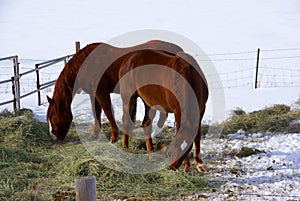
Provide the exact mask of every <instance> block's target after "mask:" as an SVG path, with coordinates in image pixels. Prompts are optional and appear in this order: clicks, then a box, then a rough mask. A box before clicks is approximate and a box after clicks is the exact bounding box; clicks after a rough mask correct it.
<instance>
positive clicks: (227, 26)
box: [0, 0, 300, 200]
mask: <svg viewBox="0 0 300 201" xmlns="http://www.w3.org/2000/svg"><path fill="white" fill-rule="evenodd" d="M299 5H300V4H299V1H298V0H289V1H276V2H275V1H271V0H265V1H258V0H247V1H241V2H237V1H235V0H228V1H224V2H220V1H216V0H213V1H204V0H203V1H202V0H201V1H197V0H192V1H188V2H187V1H181V0H175V1H174V0H166V1H152V0H151V1H150V0H146V1H138V0H129V1H126V2H125V1H123V2H121V1H118V2H111V1H109V0H104V1H97V0H92V1H76V2H75V1H70V0H63V1H62V0H59V1H58V0H55V1H38V0H30V1H22V0H15V1H10V0H3V1H1V2H0V44H1V48H0V57H6V56H10V55H19V57H20V58H21V65H22V66H23V67H31V68H32V67H34V66H33V65H32V64H33V63H35V62H39V61H41V60H46V59H53V58H57V57H61V56H63V55H68V54H72V53H73V52H74V47H73V46H74V45H73V44H74V41H77V40H79V41H81V43H82V46H84V45H85V44H87V43H90V42H95V41H106V40H109V39H111V38H112V37H113V36H117V35H120V34H123V33H126V32H129V31H134V30H141V29H162V30H168V31H172V32H175V33H178V34H181V35H184V36H185V37H187V38H189V39H191V40H192V41H194V42H195V43H196V44H197V45H199V46H200V47H201V48H202V49H203V50H204V51H205V52H206V53H208V54H209V55H210V57H211V59H212V60H213V62H214V64H215V66H216V69H217V71H218V72H220V73H225V74H224V75H225V76H227V74H226V73H227V72H232V71H236V70H243V71H242V72H243V73H245V74H243V77H247V78H248V77H249V76H250V77H251V76H253V75H252V74H253V70H252V68H254V66H255V62H256V60H255V58H256V50H257V48H259V47H260V48H262V49H268V50H269V51H262V55H261V57H262V59H261V61H260V66H261V67H276V68H280V69H284V68H289V69H293V70H295V69H298V70H299V55H300V54H299V48H300V38H299V36H300V26H299V24H300V12H299V8H300V7H299ZM278 49H281V50H279V51H278ZM282 49H287V50H285V51H282ZM297 49H298V50H297ZM232 52H233V53H235V54H230V53H232ZM216 53H221V54H216ZM224 53H225V54H224ZM281 57H284V58H283V59H280V58H281ZM297 58H298V59H297ZM32 60H34V61H32ZM4 66H6V64H5V65H4ZM22 66H21V67H22ZM0 67H1V68H0V79H1V80H2V79H6V78H3V76H8V79H9V77H10V76H11V72H9V71H11V69H8V68H4V67H3V65H0ZM249 68H250V69H251V70H250V71H249V70H247V69H249ZM23 70H26V69H25V68H23V69H22V70H21V71H23ZM244 70H246V71H244ZM58 72H59V71H57V70H56V72H54V71H53V72H46V73H45V74H44V75H45V77H44V80H45V81H47V80H48V81H49V80H50V77H51V76H53V75H52V74H54V75H55V76H56V75H57V73H58ZM263 72H264V73H265V74H268V73H269V72H270V71H269V70H268V69H267V68H266V70H264V71H263ZM279 72H281V71H279ZM293 72H295V76H296V74H297V73H298V72H299V71H293ZM247 73H249V74H251V75H248V74H247ZM231 75H233V76H235V74H231ZM236 75H237V76H238V75H239V74H236ZM261 76H262V75H261ZM252 78H253V77H251V81H253V79H252ZM296 78H297V77H296ZM23 79H24V78H23ZM271 79H276V76H275V77H271ZM26 83H29V85H35V80H34V79H31V78H27V80H26ZM224 84H225V83H224ZM29 85H25V88H24V90H25V91H26V90H27V89H29V88H30V86H29ZM225 85H226V84H225ZM251 85H252V84H250V85H247V87H246V88H237V87H234V88H228V87H227V88H225V89H224V94H225V105H224V108H225V114H224V117H228V116H229V115H230V113H231V111H232V109H235V108H236V107H239V108H241V109H244V110H245V111H247V112H251V111H254V110H259V109H262V108H265V107H267V106H271V105H273V104H287V105H292V104H293V103H294V102H295V101H297V100H298V99H299V98H300V88H299V87H293V88H267V89H264V88H261V89H256V90H254V89H251ZM23 86H24V85H23ZM249 86H250V87H249ZM22 90H23V89H22ZM0 91H1V93H0V97H1V101H2V100H3V101H5V100H9V99H11V94H10V92H9V91H10V86H5V87H4V88H1V90H0ZM7 91H8V92H7ZM45 95H49V96H51V95H52V91H50V90H49V91H47V92H43V93H42V99H43V101H44V105H42V106H39V107H38V106H37V97H36V95H32V96H29V97H27V98H24V99H23V100H22V102H21V107H25V108H30V109H32V110H33V111H34V114H35V116H36V118H37V119H39V120H41V121H45V113H46V110H47V106H48V105H47V103H46V102H45ZM78 98H79V99H78V100H77V102H76V101H75V102H74V104H73V109H74V113H75V120H78V119H79V120H80V118H84V119H85V121H86V120H89V121H91V120H92V118H91V113H90V112H87V113H84V114H82V113H80V112H82V111H90V110H89V109H88V108H89V107H90V106H89V101H88V100H87V99H86V97H85V96H84V95H82V97H80V96H79V95H78ZM113 99H114V100H113V105H114V107H115V116H116V118H117V119H121V115H122V110H121V107H120V106H121V102H120V99H118V96H116V95H113ZM80 101H84V104H81V105H80V107H79V103H80ZM76 104H77V105H76ZM3 109H9V110H12V105H5V106H1V107H0V111H2V110H3ZM142 111H143V110H142V109H140V110H139V113H138V115H137V117H138V119H142V117H143V112H142ZM213 112H214V108H213V106H212V103H211V100H210V101H209V102H208V108H207V112H206V114H205V117H204V121H207V122H210V121H211V120H212V116H213V115H212V114H213ZM103 120H105V116H103ZM172 122H173V118H172V116H171V115H170V117H169V119H168V123H169V124H170V125H172ZM299 144H300V136H299V134H292V133H290V134H285V133H282V134H277V135H270V134H252V135H247V136H246V135H243V134H233V135H231V136H230V137H229V138H225V139H204V140H203V141H202V153H203V155H204V158H205V162H206V164H207V165H208V167H209V168H210V172H209V173H208V174H209V176H210V177H212V178H214V179H213V180H214V181H215V185H213V187H212V190H211V192H210V193H205V194H203V195H202V194H201V195H200V194H199V195H198V194H197V195H195V196H193V197H191V199H203V200H207V199H210V200H227V199H228V200H300V189H299V186H300V181H299V178H300V167H299V166H300V150H299ZM242 147H249V148H256V149H258V150H261V151H264V152H265V153H260V154H255V155H252V156H248V157H242V158H239V157H231V156H228V155H226V154H228V153H232V152H233V151H234V152H238V151H239V150H240V149H242Z"/></svg>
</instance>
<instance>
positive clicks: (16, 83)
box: [13, 56, 21, 114]
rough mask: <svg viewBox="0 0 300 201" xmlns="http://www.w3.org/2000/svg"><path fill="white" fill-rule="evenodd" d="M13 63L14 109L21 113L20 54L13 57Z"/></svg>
mask: <svg viewBox="0 0 300 201" xmlns="http://www.w3.org/2000/svg"><path fill="white" fill-rule="evenodd" d="M13 63H14V90H15V91H14V92H15V94H14V101H15V102H14V111H15V113H16V114H18V113H19V111H20V109H21V104H20V96H21V92H20V71H19V70H20V69H19V61H18V56H15V57H14V58H13Z"/></svg>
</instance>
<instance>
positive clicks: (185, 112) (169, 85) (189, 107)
mask: <svg viewBox="0 0 300 201" xmlns="http://www.w3.org/2000/svg"><path fill="white" fill-rule="evenodd" d="M153 64H156V65H153ZM157 64H158V65H160V66H158V65H157ZM161 65H162V66H161ZM119 78H120V94H121V97H122V101H123V127H124V132H125V133H124V143H127V141H128V136H127V134H131V132H132V126H133V125H132V122H131V121H129V118H130V117H129V114H130V113H129V111H130V110H131V108H132V107H133V106H134V103H135V102H136V99H137V97H138V96H139V97H141V98H142V99H143V101H144V102H145V103H146V104H147V105H148V106H150V107H153V109H160V108H163V110H161V112H167V113H174V116H175V123H176V135H175V137H174V139H173V140H172V142H171V145H170V147H171V148H170V149H169V150H170V153H171V158H170V165H169V168H170V169H177V168H178V167H179V166H180V165H181V163H182V161H183V160H184V163H185V171H189V166H190V163H189V159H188V157H187V154H188V153H189V151H190V150H191V148H192V144H193V142H194V159H195V160H196V165H197V169H198V171H204V168H203V167H202V160H201V156H200V138H201V134H200V127H201V120H202V117H203V115H204V111H205V105H206V101H207V99H208V87H207V82H206V79H205V77H204V75H203V73H202V71H201V69H200V67H199V66H198V64H197V62H196V61H195V60H194V59H193V58H192V57H191V56H189V55H187V54H185V53H180V54H178V55H175V56H172V55H169V54H165V53H164V52H162V51H157V50H141V51H137V52H136V53H133V54H131V55H130V56H129V57H128V58H127V60H124V61H123V64H122V65H121V68H120V72H119ZM157 106H159V107H157ZM150 120H151V119H150Z"/></svg>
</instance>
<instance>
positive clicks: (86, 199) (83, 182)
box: [75, 177, 97, 201]
mask: <svg viewBox="0 0 300 201" xmlns="http://www.w3.org/2000/svg"><path fill="white" fill-rule="evenodd" d="M75 186H76V201H96V198H97V193H96V177H78V178H76V179H75Z"/></svg>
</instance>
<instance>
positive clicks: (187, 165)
mask: <svg viewBox="0 0 300 201" xmlns="http://www.w3.org/2000/svg"><path fill="white" fill-rule="evenodd" d="M183 164H184V171H185V172H189V171H190V166H191V163H190V159H189V156H188V154H187V155H186V156H185V158H184V160H183Z"/></svg>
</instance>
